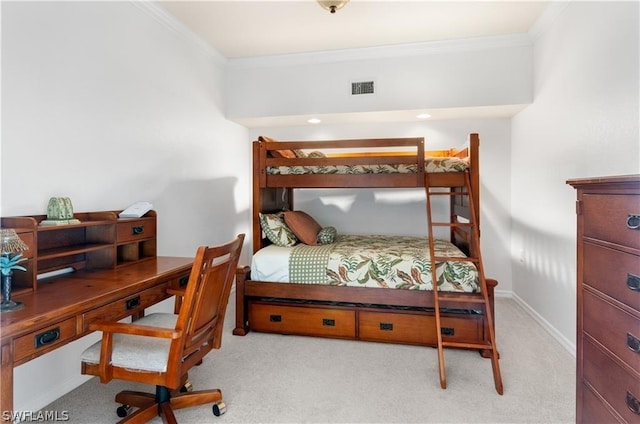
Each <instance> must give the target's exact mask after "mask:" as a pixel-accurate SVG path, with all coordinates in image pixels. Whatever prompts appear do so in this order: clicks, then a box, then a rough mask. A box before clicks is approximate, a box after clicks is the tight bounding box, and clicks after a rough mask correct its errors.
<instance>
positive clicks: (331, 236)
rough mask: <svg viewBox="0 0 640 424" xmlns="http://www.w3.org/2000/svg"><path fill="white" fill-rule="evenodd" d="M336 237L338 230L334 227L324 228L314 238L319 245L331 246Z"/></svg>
mask: <svg viewBox="0 0 640 424" xmlns="http://www.w3.org/2000/svg"><path fill="white" fill-rule="evenodd" d="M337 235H338V230H336V228H335V227H324V228H322V230H320V232H319V233H318V235H317V236H316V240H317V241H318V243H319V244H331V243H333V242H334V241H336V236H337Z"/></svg>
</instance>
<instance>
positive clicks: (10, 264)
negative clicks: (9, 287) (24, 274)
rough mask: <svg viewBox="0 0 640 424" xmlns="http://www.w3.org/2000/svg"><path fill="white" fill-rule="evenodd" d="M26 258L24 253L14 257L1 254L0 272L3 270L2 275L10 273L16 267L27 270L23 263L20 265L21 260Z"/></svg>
mask: <svg viewBox="0 0 640 424" xmlns="http://www.w3.org/2000/svg"><path fill="white" fill-rule="evenodd" d="M26 260H27V258H23V257H22V253H20V254H18V255H16V256H14V257H13V258H9V257H8V256H6V255H2V256H0V272H2V275H9V274H10V273H11V271H13V270H14V269H17V270H20V271H26V270H27V268H25V267H23V266H22V265H18V263H19V262H22V261H26Z"/></svg>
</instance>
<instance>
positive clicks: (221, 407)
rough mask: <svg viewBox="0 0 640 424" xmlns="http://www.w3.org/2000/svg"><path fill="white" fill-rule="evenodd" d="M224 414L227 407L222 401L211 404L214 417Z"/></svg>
mask: <svg viewBox="0 0 640 424" xmlns="http://www.w3.org/2000/svg"><path fill="white" fill-rule="evenodd" d="M225 412H227V405H225V404H224V402H223V401H220V402H217V403H214V404H213V415H215V416H216V417H219V416H220V415H222V414H224V413H225Z"/></svg>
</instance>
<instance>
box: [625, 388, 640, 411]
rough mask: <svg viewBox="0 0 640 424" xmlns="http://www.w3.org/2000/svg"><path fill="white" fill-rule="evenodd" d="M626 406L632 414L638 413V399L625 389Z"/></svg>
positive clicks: (639, 406) (639, 402) (639, 405)
mask: <svg viewBox="0 0 640 424" xmlns="http://www.w3.org/2000/svg"><path fill="white" fill-rule="evenodd" d="M627 408H629V411H631V412H633V413H634V414H636V415H640V400H638V398H637V397H635V396H634V395H633V393H631V392H629V391H627Z"/></svg>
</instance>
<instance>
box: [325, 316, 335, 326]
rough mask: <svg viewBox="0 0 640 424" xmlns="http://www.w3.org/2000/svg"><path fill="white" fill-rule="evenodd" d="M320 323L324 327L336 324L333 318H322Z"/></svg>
mask: <svg viewBox="0 0 640 424" xmlns="http://www.w3.org/2000/svg"><path fill="white" fill-rule="evenodd" d="M322 325H324V326H325V327H335V326H336V320H335V319H329V318H322Z"/></svg>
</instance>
